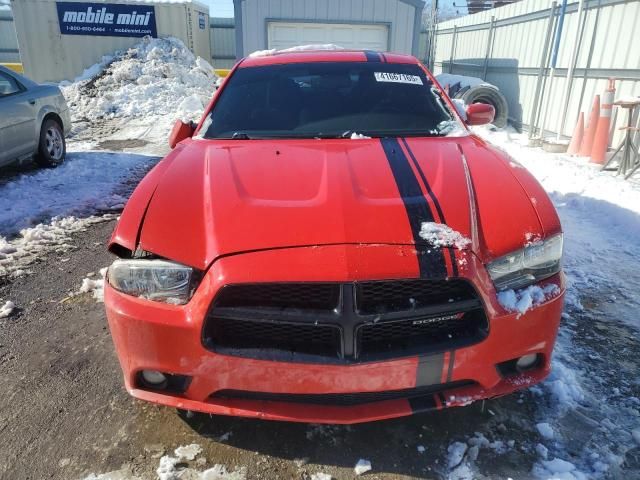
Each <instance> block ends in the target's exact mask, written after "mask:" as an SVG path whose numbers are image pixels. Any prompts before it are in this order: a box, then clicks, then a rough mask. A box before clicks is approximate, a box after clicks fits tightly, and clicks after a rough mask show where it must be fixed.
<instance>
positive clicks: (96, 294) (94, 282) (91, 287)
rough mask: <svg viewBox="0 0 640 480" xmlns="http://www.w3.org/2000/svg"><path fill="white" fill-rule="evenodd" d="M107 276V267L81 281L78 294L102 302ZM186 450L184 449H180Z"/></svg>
mask: <svg viewBox="0 0 640 480" xmlns="http://www.w3.org/2000/svg"><path fill="white" fill-rule="evenodd" d="M106 274H107V267H105V268H101V269H100V277H101V278H97V279H93V278H91V275H90V276H88V277H86V278H84V279H83V280H82V286H81V287H80V293H89V292H93V298H95V299H96V300H97V301H98V302H104V278H105V276H106ZM181 448H186V447H181ZM176 455H178V453H177V451H176Z"/></svg>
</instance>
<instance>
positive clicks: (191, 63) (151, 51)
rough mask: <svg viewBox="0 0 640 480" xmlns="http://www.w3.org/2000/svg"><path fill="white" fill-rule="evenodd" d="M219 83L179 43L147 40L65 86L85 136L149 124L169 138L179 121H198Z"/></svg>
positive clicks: (71, 106)
mask: <svg viewBox="0 0 640 480" xmlns="http://www.w3.org/2000/svg"><path fill="white" fill-rule="evenodd" d="M217 79H218V77H217V76H216V75H215V73H214V72H213V67H211V65H209V63H207V62H206V61H205V60H203V59H202V58H199V57H198V58H196V57H195V56H194V55H193V54H192V53H191V52H190V51H189V49H188V48H187V47H185V45H184V44H183V43H182V42H181V41H180V40H178V39H176V38H148V37H147V38H144V39H143V40H142V41H141V42H140V43H138V44H136V45H135V46H133V47H131V48H130V49H129V50H126V51H119V52H116V53H115V54H114V55H113V56H112V57H111V56H108V57H104V58H103V60H102V62H100V63H99V64H96V65H94V66H92V67H90V68H89V69H87V70H86V71H85V72H84V73H83V75H81V76H80V77H78V79H76V81H75V82H74V83H71V84H69V83H65V84H62V85H61V86H62V92H63V94H64V96H65V98H66V99H67V103H68V104H69V107H70V109H71V112H72V119H73V121H74V124H76V125H80V130H81V129H82V128H83V127H87V126H89V125H91V124H92V123H99V122H101V121H104V120H105V119H121V120H124V119H134V118H145V119H148V120H149V119H153V120H154V121H155V122H160V123H161V125H162V126H163V127H164V130H166V132H168V131H169V130H170V127H171V124H172V123H173V122H174V121H175V119H177V118H180V119H182V120H184V121H188V120H198V119H199V117H200V116H201V115H202V111H203V109H204V106H205V105H207V103H208V102H209V100H210V99H211V97H212V95H213V92H214V91H215V89H216V81H217ZM78 131H79V130H78V129H76V130H75V133H77V132H78Z"/></svg>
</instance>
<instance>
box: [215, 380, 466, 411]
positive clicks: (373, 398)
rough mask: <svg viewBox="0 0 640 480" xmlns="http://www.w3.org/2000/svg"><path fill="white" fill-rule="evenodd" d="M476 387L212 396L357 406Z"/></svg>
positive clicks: (461, 384)
mask: <svg viewBox="0 0 640 480" xmlns="http://www.w3.org/2000/svg"><path fill="white" fill-rule="evenodd" d="M469 385H474V382H472V381H470V380H459V381H456V382H449V383H444V384H439V385H428V386H423V387H415V388H407V389H404V390H386V391H382V392H355V393H322V394H304V393H272V392H250V391H246V390H218V391H217V392H215V393H213V394H212V395H211V398H212V399H227V400H257V401H267V402H286V403H301V404H310V405H333V406H344V407H347V406H354V405H365V404H367V403H374V402H383V401H386V400H399V399H407V400H409V399H413V398H417V397H423V396H427V395H434V394H436V393H440V392H445V391H447V390H451V389H454V388H460V387H465V386H469Z"/></svg>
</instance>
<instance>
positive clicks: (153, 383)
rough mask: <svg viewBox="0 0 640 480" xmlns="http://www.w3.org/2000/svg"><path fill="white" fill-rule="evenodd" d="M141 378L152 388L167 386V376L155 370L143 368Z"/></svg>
mask: <svg viewBox="0 0 640 480" xmlns="http://www.w3.org/2000/svg"><path fill="white" fill-rule="evenodd" d="M142 380H143V381H144V382H145V383H146V384H147V385H148V386H149V387H152V388H158V389H162V388H164V387H166V386H167V376H166V375H165V374H164V373H162V372H158V371H157V370H143V371H142Z"/></svg>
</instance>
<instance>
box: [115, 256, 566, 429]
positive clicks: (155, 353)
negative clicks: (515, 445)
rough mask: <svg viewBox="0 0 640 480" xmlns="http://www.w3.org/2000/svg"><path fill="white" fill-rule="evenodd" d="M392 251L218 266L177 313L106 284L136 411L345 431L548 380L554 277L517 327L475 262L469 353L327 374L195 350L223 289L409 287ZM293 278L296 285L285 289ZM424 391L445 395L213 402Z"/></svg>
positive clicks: (470, 259)
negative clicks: (262, 285)
mask: <svg viewBox="0 0 640 480" xmlns="http://www.w3.org/2000/svg"><path fill="white" fill-rule="evenodd" d="M363 248H364V250H363ZM398 248H400V247H391V246H390V247H361V246H340V247H338V246H335V247H322V248H315V249H305V248H300V249H293V250H291V251H289V252H287V251H282V250H281V251H267V252H255V253H250V254H245V255H238V256H231V257H227V258H224V259H221V260H219V261H218V262H216V263H215V264H214V265H213V266H212V267H211V269H210V270H209V271H208V272H207V274H206V275H205V278H204V279H203V282H202V284H201V285H200V286H199V288H198V290H197V292H196V293H195V295H194V297H193V299H192V300H191V301H190V302H189V304H187V305H185V306H173V305H166V304H161V303H156V302H150V301H147V300H143V299H138V298H134V297H130V296H127V295H124V294H122V293H120V292H117V291H115V290H114V289H112V288H111V287H110V286H109V285H108V284H107V285H106V286H105V305H106V309H107V317H108V320H109V326H110V329H111V333H112V337H113V340H114V344H115V347H116V351H117V353H118V358H119V360H120V364H121V367H122V370H123V373H124V380H125V385H126V388H127V390H128V391H129V393H130V394H131V395H133V396H134V397H136V398H139V399H142V400H147V401H151V402H155V403H159V404H163V405H167V406H171V407H176V408H181V409H187V410H194V411H200V412H206V413H213V414H222V415H235V416H245V417H254V418H263V419H269V420H287V421H299V422H312V423H336V424H338V423H343V424H348V423H358V422H367V421H373V420H380V419H385V418H394V417H401V416H405V415H410V414H413V413H417V412H421V411H425V410H430V409H440V408H445V407H451V406H462V405H467V404H469V403H471V402H472V401H475V400H479V399H486V398H492V397H497V396H501V395H505V394H508V393H511V392H513V391H515V390H519V389H522V388H526V387H528V386H530V385H533V384H535V383H538V382H539V381H541V380H542V379H544V378H545V377H546V376H547V375H548V373H549V371H550V359H551V353H552V349H553V345H554V343H555V338H556V333H557V329H558V326H559V322H560V316H561V312H562V306H563V297H564V280H563V277H562V275H557V276H556V277H553V278H551V279H549V280H547V282H553V283H555V284H557V285H558V286H559V287H560V289H561V293H560V294H559V295H558V296H556V297H554V298H553V299H551V300H549V301H547V302H545V303H543V304H541V305H539V306H537V307H536V308H533V309H531V310H529V311H528V312H527V313H525V314H524V315H521V316H517V315H516V314H513V313H509V312H506V311H504V310H503V309H502V308H501V307H500V305H499V304H498V303H497V300H496V296H495V291H494V290H493V286H492V284H491V282H490V280H489V279H488V278H487V276H486V273H485V270H484V267H483V266H482V265H481V264H480V263H479V262H478V261H477V259H475V257H474V256H473V255H467V262H466V263H465V267H464V268H462V269H461V272H460V274H461V276H465V277H467V278H469V279H471V280H472V281H473V283H474V285H475V286H476V288H477V290H478V292H479V293H480V295H481V297H482V300H483V302H484V304H485V310H486V313H487V315H488V317H489V323H490V331H489V335H488V337H487V338H486V339H484V340H483V341H481V342H480V343H477V344H475V345H472V346H469V347H464V348H459V349H457V350H443V351H437V352H430V353H429V354H425V355H420V356H413V357H407V358H399V359H392V360H388V361H378V362H372V363H362V364H353V365H334V364H313V363H290V362H278V361H269V360H262V359H261V360H257V359H251V358H242V357H237V356H231V355H222V354H217V353H214V352H212V351H210V350H207V349H205V347H204V346H203V345H202V326H203V321H204V318H205V316H206V314H207V312H208V309H209V306H210V303H211V300H212V299H213V298H214V296H215V294H216V292H217V291H218V289H219V288H220V287H221V286H222V285H224V284H233V283H242V282H277V281H319V280H324V281H352V280H364V279H385V278H410V277H411V276H415V275H414V273H413V272H407V269H406V268H405V267H404V266H403V265H402V264H401V262H398V261H395V262H394V261H393V260H394V258H393V257H395V258H396V259H397V256H398ZM294 250H295V252H294ZM338 254H341V255H342V256H344V257H345V258H346V257H350V258H354V256H356V255H358V256H360V257H362V256H363V255H364V256H367V257H370V259H371V260H376V261H375V262H373V261H372V262H364V263H362V262H358V263H359V264H365V265H372V267H371V268H369V269H368V270H369V271H367V272H364V271H360V272H359V273H356V274H354V273H353V272H352V269H351V268H349V262H344V264H341V263H340V262H335V261H330V260H331V259H334V260H335V258H339V257H340V255H338ZM257 265H259V266H260V268H257V267H256V266H257ZM318 265H324V266H325V267H323V269H322V270H323V271H318V268H317V266H318ZM312 266H315V268H313V267H312ZM292 272H295V276H296V278H291V276H292ZM529 353H536V354H539V356H540V359H541V361H540V362H539V363H538V365H537V367H536V368H534V369H532V370H529V371H527V372H526V373H522V374H514V375H510V376H506V377H505V376H503V375H501V374H500V372H499V371H498V369H497V367H496V365H497V364H499V363H502V362H506V361H509V360H511V359H514V358H518V357H520V356H523V355H526V354H529ZM143 369H150V370H158V371H162V372H168V373H172V374H179V375H185V376H188V377H190V379H191V380H190V382H189V384H188V387H187V388H186V390H185V391H184V392H182V393H179V394H177V393H174V394H171V393H161V392H157V391H152V390H148V389H143V388H139V382H137V378H138V374H139V372H140V371H141V370H143ZM425 372H427V374H425ZM462 381H464V382H468V383H467V384H466V385H465V386H462V387H457V388H452V389H449V388H448V387H447V385H452V384H453V385H459V383H458V382H462ZM428 385H436V387H437V385H444V387H443V388H442V389H439V390H437V391H435V390H434V392H435V393H429V394H426V395H424V396H421V397H418V398H412V399H406V398H396V399H392V400H381V401H374V402H372V403H366V404H359V405H351V406H336V405H319V404H315V403H311V404H309V403H297V402H288V401H282V400H277V401H274V400H261V399H241V398H218V397H215V396H214V393H215V392H220V391H222V390H225V391H228V390H232V391H241V392H242V391H244V392H264V393H267V394H283V395H286V394H293V395H294V396H295V395H299V394H307V395H309V394H318V395H320V394H360V393H363V392H386V391H397V390H407V389H414V388H416V387H424V386H428ZM282 398H286V397H282Z"/></svg>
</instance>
